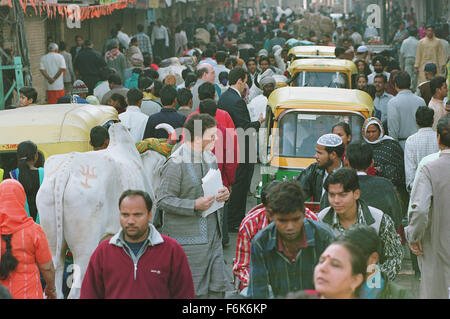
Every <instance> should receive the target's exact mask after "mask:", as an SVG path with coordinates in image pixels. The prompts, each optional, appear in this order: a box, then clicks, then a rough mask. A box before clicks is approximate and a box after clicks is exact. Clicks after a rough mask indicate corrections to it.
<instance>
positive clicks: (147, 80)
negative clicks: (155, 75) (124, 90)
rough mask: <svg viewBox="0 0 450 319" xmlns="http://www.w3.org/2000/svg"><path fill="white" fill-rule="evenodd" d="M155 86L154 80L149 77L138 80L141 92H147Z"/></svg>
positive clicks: (141, 77)
mask: <svg viewBox="0 0 450 319" xmlns="http://www.w3.org/2000/svg"><path fill="white" fill-rule="evenodd" d="M152 84H153V80H152V79H151V78H149V77H148V76H142V75H141V76H140V77H139V79H138V88H139V90H141V91H145V90H146V89H147V88H149V87H150V86H151V85H152Z"/></svg>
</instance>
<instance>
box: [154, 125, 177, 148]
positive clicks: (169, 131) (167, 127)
mask: <svg viewBox="0 0 450 319" xmlns="http://www.w3.org/2000/svg"><path fill="white" fill-rule="evenodd" d="M155 129H163V130H165V131H166V132H167V134H169V139H168V140H167V142H168V143H169V144H172V145H173V144H175V143H176V141H177V132H176V131H175V129H174V128H173V127H172V125H170V124H167V123H161V124H158V125H156V127H155Z"/></svg>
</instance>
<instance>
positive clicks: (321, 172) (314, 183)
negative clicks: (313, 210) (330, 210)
mask: <svg viewBox="0 0 450 319" xmlns="http://www.w3.org/2000/svg"><path fill="white" fill-rule="evenodd" d="M324 176H325V169H324V168H319V167H318V166H317V163H314V164H311V165H309V166H308V167H307V168H306V169H305V170H303V172H301V173H300V175H298V176H297V178H296V179H297V181H298V182H299V183H300V185H301V186H302V187H303V190H304V191H305V194H306V198H309V197H311V196H312V197H313V198H312V200H313V201H314V202H320V209H321V210H322V209H323V208H325V207H328V206H330V205H329V202H328V194H327V192H326V191H325V192H324V194H323V197H322V186H323V177H324Z"/></svg>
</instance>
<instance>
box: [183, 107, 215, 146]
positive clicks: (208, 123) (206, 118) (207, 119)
mask: <svg viewBox="0 0 450 319" xmlns="http://www.w3.org/2000/svg"><path fill="white" fill-rule="evenodd" d="M195 121H201V123H202V132H201V134H202V135H201V137H203V134H205V131H206V130H207V129H209V128H211V127H214V126H217V123H216V120H215V119H214V118H213V117H212V116H211V115H208V114H198V113H195V114H194V115H192V116H191V117H190V118H188V119H187V121H186V122H185V123H184V126H183V127H184V129H185V130H186V132H189V135H190V136H189V137H190V139H189V140H190V141H191V142H193V141H194V138H195V136H196V135H195V134H197V136H198V133H199V132H198V131H197V130H194V127H195V126H194V125H195Z"/></svg>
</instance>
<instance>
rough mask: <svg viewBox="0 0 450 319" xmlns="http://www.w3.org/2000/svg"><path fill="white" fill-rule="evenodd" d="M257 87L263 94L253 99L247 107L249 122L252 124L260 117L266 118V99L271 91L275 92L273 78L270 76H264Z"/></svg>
mask: <svg viewBox="0 0 450 319" xmlns="http://www.w3.org/2000/svg"><path fill="white" fill-rule="evenodd" d="M259 86H260V88H261V89H262V90H263V94H260V95H258V96H256V97H255V98H253V99H252V100H251V101H250V103H249V104H248V105H247V107H248V113H249V114H250V121H252V122H254V121H257V120H258V119H259V117H260V116H261V115H262V116H263V117H264V118H265V117H266V107H267V99H268V98H269V95H270V94H271V93H272V92H273V90H275V86H276V82H275V78H274V77H272V76H265V77H263V78H262V79H261V81H260V82H259Z"/></svg>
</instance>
